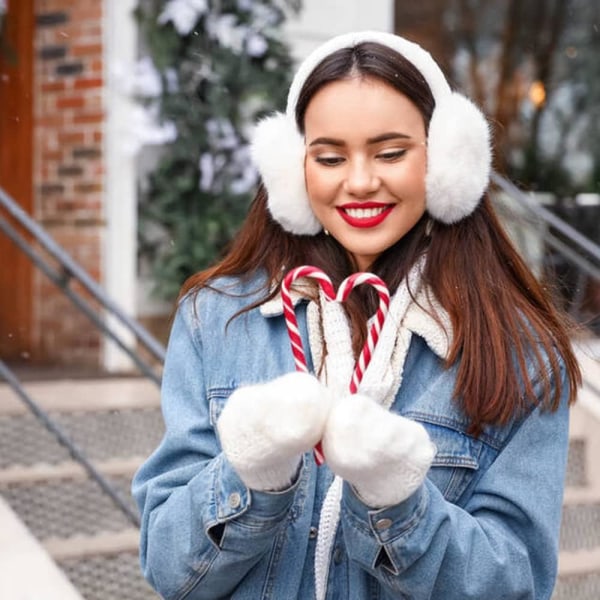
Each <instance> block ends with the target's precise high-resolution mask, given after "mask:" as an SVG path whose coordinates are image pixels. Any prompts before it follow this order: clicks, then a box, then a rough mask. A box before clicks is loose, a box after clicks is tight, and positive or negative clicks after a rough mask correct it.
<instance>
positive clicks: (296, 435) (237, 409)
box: [217, 373, 330, 491]
mask: <svg viewBox="0 0 600 600" xmlns="http://www.w3.org/2000/svg"><path fill="white" fill-rule="evenodd" d="M329 406H330V400H329V392H328V391H327V388H325V386H323V385H322V384H321V383H319V381H318V380H317V378H316V377H314V376H313V375H309V374H307V373H288V374H287V375H283V376H281V377H278V378H277V379H274V380H272V381H269V382H268V383H263V384H257V385H249V386H245V387H241V388H239V389H237V390H236V391H235V392H234V393H233V394H231V397H230V398H229V400H228V401H227V404H226V405H225V407H224V408H223V412H222V413H221V416H220V418H219V421H218V423H217V429H218V432H219V437H220V439H221V445H222V447H223V452H224V453H225V456H226V457H227V459H228V460H229V462H230V463H231V465H232V466H233V468H234V469H235V470H236V472H237V473H238V475H239V476H240V478H241V479H242V481H243V482H244V483H245V484H246V485H247V486H248V487H249V488H251V489H255V490H262V491H267V490H282V489H285V488H286V487H288V486H289V485H290V484H291V483H292V481H293V480H294V477H295V475H296V473H297V471H298V467H299V465H300V461H301V458H302V454H303V453H304V452H307V451H309V450H311V449H312V448H313V446H314V445H315V444H316V443H317V442H318V441H319V440H320V439H321V437H322V436H323V430H324V428H325V422H326V420H327V415H328V414H329Z"/></svg>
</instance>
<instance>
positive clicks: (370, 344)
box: [281, 265, 390, 465]
mask: <svg viewBox="0 0 600 600" xmlns="http://www.w3.org/2000/svg"><path fill="white" fill-rule="evenodd" d="M300 277H310V278H312V279H315V280H317V282H318V283H319V285H320V286H321V289H322V290H323V292H324V293H325V297H326V298H327V300H329V301H338V302H344V301H345V300H346V299H347V298H348V296H349V295H350V292H351V291H352V290H353V289H354V288H355V287H357V286H359V285H362V284H365V283H366V284H368V285H372V286H373V287H374V288H375V289H376V290H377V293H378V295H379V307H378V308H377V312H376V314H375V320H374V321H373V324H372V325H371V327H370V329H369V333H368V335H367V340H366V342H365V345H364V346H363V348H362V350H361V352H360V355H359V357H358V360H357V361H356V365H355V367H354V372H353V374H352V379H351V381H350V393H351V394H355V393H356V392H357V390H358V386H359V384H360V382H361V380H362V378H363V375H364V373H365V371H366V369H367V367H368V366H369V362H370V361H371V357H372V356H373V352H374V350H375V346H376V345H377V341H378V340H379V334H380V333H381V328H382V327H383V323H384V321H385V318H386V316H387V312H388V308H389V305H390V293H389V291H388V288H387V286H386V285H385V283H384V282H383V281H382V280H381V279H380V278H379V277H377V275H373V273H354V274H353V275H350V276H349V277H347V278H346V279H344V281H342V283H341V285H340V287H339V289H338V292H337V294H335V292H334V289H333V284H332V283H331V279H329V277H328V276H327V275H326V274H325V273H324V272H323V271H321V270H320V269H317V268H316V267H311V266H308V265H306V266H303V267H297V268H295V269H292V270H291V271H290V272H289V273H288V274H287V275H286V276H285V278H284V280H283V282H282V284H281V297H282V301H283V314H284V316H285V320H286V324H287V328H288V334H289V337H290V343H291V346H292V354H293V356H294V362H295V364H296V370H297V371H302V372H304V373H308V365H307V363H306V355H305V353H304V346H303V344H302V337H301V336H300V331H299V329H298V320H297V318H296V313H295V311H294V304H293V302H292V298H291V294H290V287H291V285H292V283H294V281H296V279H299V278H300ZM314 455H315V461H316V462H317V464H318V465H321V464H323V462H324V461H325V458H324V456H323V451H322V449H321V443H320V442H319V443H318V444H317V446H316V447H315V449H314Z"/></svg>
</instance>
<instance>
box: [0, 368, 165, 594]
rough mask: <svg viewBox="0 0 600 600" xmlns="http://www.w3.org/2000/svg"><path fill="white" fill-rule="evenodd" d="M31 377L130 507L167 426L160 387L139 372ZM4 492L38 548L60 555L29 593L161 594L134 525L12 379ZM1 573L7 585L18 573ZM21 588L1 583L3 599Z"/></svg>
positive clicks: (4, 417) (4, 393) (0, 429)
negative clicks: (48, 576)
mask: <svg viewBox="0 0 600 600" xmlns="http://www.w3.org/2000/svg"><path fill="white" fill-rule="evenodd" d="M25 387H26V390H27V392H28V393H29V394H30V395H31V397H32V398H33V399H34V400H35V401H36V403H37V404H39V405H40V406H41V407H42V408H43V409H44V410H45V411H46V412H47V413H48V414H49V416H50V417H51V418H52V420H53V421H54V422H56V423H57V424H58V426H59V427H60V428H61V430H62V431H63V432H64V433H65V434H66V435H67V436H68V437H69V438H70V439H71V440H72V441H73V442H74V443H75V444H76V445H77V446H78V447H79V448H80V449H81V450H82V451H83V452H84V453H85V455H86V456H87V457H88V459H90V460H91V461H92V462H93V464H94V466H95V467H96V469H98V470H99V471H100V472H101V473H102V474H103V475H104V476H105V477H106V478H107V480H108V481H109V483H111V484H112V485H113V487H114V488H115V489H116V490H117V492H118V493H119V495H120V496H121V498H122V499H123V500H124V501H125V502H127V503H128V504H129V506H130V507H131V508H132V509H133V508H134V502H133V499H132V498H131V496H130V482H131V478H132V476H133V474H134V472H135V471H136V469H137V468H138V466H139V465H140V463H141V462H142V460H144V459H145V458H146V457H147V456H148V454H149V453H150V452H151V451H152V450H153V449H154V448H155V447H156V445H157V444H158V442H159V441H160V438H161V437H162V433H163V423H162V417H161V414H160V409H159V392H158V389H157V387H156V386H155V385H154V384H152V383H149V382H147V381H144V380H140V379H134V378H121V379H100V380H94V381H89V380H66V381H64V380H59V381H52V382H30V383H27V384H26V386H25ZM0 497H1V498H3V499H4V500H3V502H4V503H5V504H6V506H7V510H9V511H11V513H12V514H14V516H15V519H16V520H17V521H18V522H19V523H20V524H21V530H22V531H23V532H26V534H27V536H29V538H30V539H29V542H30V544H29V545H30V546H31V547H33V548H35V551H34V550H31V555H32V556H34V555H36V556H42V557H45V560H46V561H47V562H48V563H49V564H50V565H54V566H53V569H54V573H55V575H56V577H55V581H51V582H47V585H48V589H47V590H46V589H44V590H43V591H41V592H39V593H38V592H33V593H32V594H30V595H29V596H26V597H31V598H34V597H36V598H38V597H39V598H48V600H50V599H52V600H54V599H55V598H56V600H59V599H60V600H67V599H69V600H70V599H71V598H73V600H75V598H77V599H78V600H80V599H81V598H85V600H114V599H115V598H123V599H127V600H156V599H157V596H156V594H155V593H154V592H153V591H152V590H151V589H150V587H149V586H148V584H147V583H146V582H145V581H144V579H143V577H142V575H141V572H140V568H139V559H138V543H139V532H138V530H137V528H136V527H135V526H133V525H132V523H131V522H130V521H129V519H128V518H127V517H126V515H125V514H124V513H123V511H122V510H121V509H120V508H119V507H118V506H116V505H115V504H114V502H113V501H112V500H111V499H110V497H109V496H107V495H106V494H105V493H104V492H103V490H102V489H101V488H100V487H99V485H98V484H97V483H96V482H95V481H94V480H92V479H90V478H89V477H88V474H87V472H86V471H85V470H84V469H83V467H82V466H81V465H80V464H79V463H77V462H75V461H74V460H72V458H71V456H70V454H69V452H68V450H67V449H66V448H65V447H63V446H62V445H61V444H60V443H59V442H58V441H57V440H56V438H55V437H54V436H53V435H52V434H51V433H50V432H49V431H48V430H47V429H46V428H45V427H44V425H43V424H42V423H41V422H40V421H39V420H38V419H37V418H36V417H34V416H33V415H32V414H31V413H30V412H29V410H28V409H27V407H26V406H25V405H24V404H23V403H22V402H21V401H20V400H19V399H18V398H17V397H16V395H15V394H14V393H13V392H12V390H10V389H9V388H8V387H7V386H5V385H0ZM1 498H0V499H1ZM10 531H14V528H11V529H10ZM0 559H1V557H0ZM0 562H1V560H0ZM35 564H36V563H35V562H32V565H35ZM9 572H10V571H9ZM28 572H29V573H31V569H30V570H29V571H28ZM2 573H3V575H2V577H0V580H2V581H1V582H0V591H2V590H4V588H3V587H2V585H5V586H6V585H9V584H10V585H12V586H13V587H15V586H17V587H15V589H18V586H19V581H18V580H16V577H17V576H15V578H13V577H8V576H7V575H6V573H7V572H6V571H5V570H4V569H2ZM18 577H20V578H22V577H23V574H22V572H21V574H20V575H19V576H18ZM61 582H62V583H61ZM61 586H67V587H68V588H69V589H70V590H72V593H73V595H72V596H69V595H68V594H67V593H66V592H64V593H63V591H57V592H56V594H58V595H56V596H55V595H54V592H53V591H52V589H53V587H56V588H57V590H62V587H61ZM6 589H12V588H6ZM17 597H25V596H18V594H17V592H14V593H6V594H4V593H3V592H2V593H0V598H2V599H4V598H6V599H7V600H8V598H17Z"/></svg>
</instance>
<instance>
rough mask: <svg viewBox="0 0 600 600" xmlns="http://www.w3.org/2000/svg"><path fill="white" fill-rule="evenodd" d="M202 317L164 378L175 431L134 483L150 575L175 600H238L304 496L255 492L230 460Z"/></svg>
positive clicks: (186, 328) (188, 309) (183, 313)
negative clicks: (205, 355) (221, 436)
mask: <svg viewBox="0 0 600 600" xmlns="http://www.w3.org/2000/svg"><path fill="white" fill-rule="evenodd" d="M194 318H195V317H194V310H193V307H192V306H190V303H186V302H184V303H183V304H182V305H181V306H180V308H179V310H178V312H177V314H176V317H175V321H174V324H173V328H172V331H171V336H170V340H169V346H168V350H167V357H166V361H165V368H164V374H163V382H162V391H161V396H162V410H163V416H164V421H165V427H166V432H165V435H164V438H163V440H162V442H161V444H160V445H159V447H158V448H157V449H156V451H155V452H154V453H153V454H152V455H151V456H150V458H149V459H148V460H147V461H146V462H145V463H144V464H143V465H142V466H141V468H140V469H139V471H138V472H137V473H136V475H135V477H134V480H133V485H132V491H133V495H134V497H135V499H136V501H137V503H138V506H139V509H140V512H141V518H142V522H141V532H140V533H141V539H140V560H141V565H142V570H143V573H144V575H145V577H146V578H147V580H148V581H149V582H150V584H151V585H152V586H153V587H154V588H155V589H156V590H157V591H158V592H159V593H160V594H161V595H162V596H163V597H164V598H166V599H169V600H171V599H180V598H186V599H189V600H192V599H193V600H196V599H198V600H199V599H203V598H211V599H214V598H221V597H228V596H229V595H230V594H231V592H232V591H233V590H234V589H235V588H236V587H237V585H238V583H239V582H240V581H241V580H242V579H243V578H244V576H245V575H246V574H247V573H248V572H249V571H250V570H251V569H252V568H253V566H255V565H256V564H257V563H258V562H259V561H260V559H261V558H262V557H263V556H264V555H265V554H267V553H268V552H270V549H271V547H272V544H273V540H274V538H275V535H276V533H277V531H278V530H279V529H280V528H281V527H282V525H283V523H284V519H285V517H286V515H287V513H288V511H289V508H290V506H291V504H292V501H293V496H294V485H292V487H291V488H290V489H288V490H285V491H283V492H279V493H267V492H256V491H254V490H253V491H252V492H250V490H248V489H247V488H246V487H245V486H244V484H243V483H242V481H241V480H240V478H239V477H238V476H237V474H236V473H235V471H234V470H233V468H232V467H231V465H230V464H229V463H228V461H227V460H226V458H225V456H224V455H223V454H222V453H221V451H220V447H219V443H218V440H217V438H216V434H215V431H214V429H213V427H212V424H211V421H210V405H209V401H208V399H207V395H206V390H205V385H204V376H203V360H202V343H201V339H200V334H199V332H198V329H197V327H193V319H194Z"/></svg>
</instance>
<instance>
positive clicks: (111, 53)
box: [103, 0, 137, 372]
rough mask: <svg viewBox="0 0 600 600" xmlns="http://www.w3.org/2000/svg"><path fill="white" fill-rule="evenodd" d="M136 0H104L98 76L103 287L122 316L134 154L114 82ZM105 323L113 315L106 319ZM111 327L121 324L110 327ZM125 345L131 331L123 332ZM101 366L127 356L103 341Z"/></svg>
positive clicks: (132, 224)
mask: <svg viewBox="0 0 600 600" xmlns="http://www.w3.org/2000/svg"><path fill="white" fill-rule="evenodd" d="M136 4H137V1H136V0H104V81H105V86H104V89H105V97H104V105H105V110H106V121H105V140H104V161H105V163H104V164H105V175H104V190H105V192H104V193H105V216H106V233H105V239H104V249H103V256H104V269H103V287H104V289H105V290H106V293H107V294H108V295H109V296H110V297H111V298H112V299H113V300H114V301H115V302H116V303H117V304H118V305H119V306H120V307H121V309H122V310H123V311H124V312H125V313H126V314H128V315H131V316H134V315H135V307H136V298H135V296H136V294H135V290H136V252H137V197H136V169H135V156H134V155H133V154H132V153H131V152H130V151H128V150H127V149H126V148H125V144H124V143H123V136H124V131H126V130H127V126H128V124H129V123H130V122H131V111H132V108H133V106H134V104H133V100H132V99H131V98H128V97H127V96H126V95H125V94H124V91H123V86H122V85H121V86H119V85H117V82H116V81H115V77H114V70H115V66H116V65H118V66H119V67H120V68H121V70H122V71H123V72H133V66H134V64H135V62H136V58H137V25H136V23H135V20H134V18H133V10H134V8H135V6H136ZM108 323H109V324H110V325H111V327H112V326H113V325H114V319H112V318H111V317H109V318H108ZM114 329H115V331H119V330H122V327H119V328H116V327H115V328H114ZM121 337H122V339H125V340H127V342H128V344H129V343H131V342H132V341H133V336H131V335H130V334H128V333H126V334H125V333H124V334H123V335H122V336H121ZM103 362H104V368H105V369H106V370H108V371H111V372H116V371H124V370H130V369H131V368H132V363H131V360H130V359H129V357H128V356H127V355H126V354H125V353H124V352H123V351H122V350H121V349H120V348H119V347H118V346H117V345H116V344H114V343H113V342H111V341H108V340H107V341H106V342H105V344H104V353H103Z"/></svg>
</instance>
